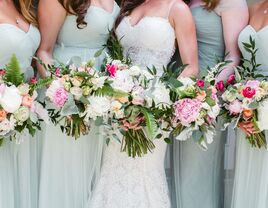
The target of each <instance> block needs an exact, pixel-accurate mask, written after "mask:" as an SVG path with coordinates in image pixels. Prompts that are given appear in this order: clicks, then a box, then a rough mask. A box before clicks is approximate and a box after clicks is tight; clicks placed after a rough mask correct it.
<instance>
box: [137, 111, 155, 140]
mask: <svg viewBox="0 0 268 208" xmlns="http://www.w3.org/2000/svg"><path fill="white" fill-rule="evenodd" d="M140 109H141V113H142V114H143V115H144V118H145V122H146V128H147V131H148V135H149V137H150V138H151V139H154V138H155V136H156V132H157V123H156V120H155V118H154V116H153V114H152V113H150V112H148V111H147V109H144V108H140Z"/></svg>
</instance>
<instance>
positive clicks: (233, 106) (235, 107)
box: [228, 100, 243, 114]
mask: <svg viewBox="0 0 268 208" xmlns="http://www.w3.org/2000/svg"><path fill="white" fill-rule="evenodd" d="M228 110H229V111H230V114H239V113H241V112H242V110H243V106H242V103H241V102H240V101H239V100H235V101H233V102H232V103H230V105H229V109H228Z"/></svg>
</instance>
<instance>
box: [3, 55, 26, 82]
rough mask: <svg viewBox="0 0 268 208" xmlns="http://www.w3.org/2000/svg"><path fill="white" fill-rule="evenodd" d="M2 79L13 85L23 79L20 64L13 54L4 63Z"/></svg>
mask: <svg viewBox="0 0 268 208" xmlns="http://www.w3.org/2000/svg"><path fill="white" fill-rule="evenodd" d="M4 79H5V81H6V82H9V83H12V84H14V85H15V86H19V85H20V84H21V83H23V81H24V80H23V74H22V72H21V68H20V64H19V61H18V59H17V57H16V55H15V54H13V55H12V57H11V59H10V62H9V63H8V64H7V65H6V74H5V77H4Z"/></svg>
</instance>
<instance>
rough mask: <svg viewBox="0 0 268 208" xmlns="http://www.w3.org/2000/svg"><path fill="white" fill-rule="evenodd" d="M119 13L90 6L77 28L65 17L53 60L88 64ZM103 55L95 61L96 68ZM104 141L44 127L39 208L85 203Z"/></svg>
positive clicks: (73, 207)
mask: <svg viewBox="0 0 268 208" xmlns="http://www.w3.org/2000/svg"><path fill="white" fill-rule="evenodd" d="M118 14H119V7H118V5H117V4H116V3H114V8H113V11H112V12H111V13H109V12H107V11H106V10H104V9H102V8H100V7H95V6H90V7H89V9H88V11H87V15H86V17H85V20H86V22H87V26H86V27H85V28H83V29H78V28H77V24H76V18H77V17H76V16H67V17H66V19H65V22H64V24H63V26H62V28H61V30H60V33H59V35H58V38H57V44H56V47H55V49H54V54H53V55H54V58H55V59H56V60H59V61H61V62H64V63H67V62H68V61H69V60H70V59H71V58H72V57H74V56H78V57H80V58H81V59H82V61H88V60H89V59H90V58H92V57H93V56H94V54H95V53H96V52H97V51H98V50H100V49H101V48H103V45H104V44H106V41H107V39H108V34H109V30H111V29H112V27H113V25H114V22H115V19H116V17H117V15H118ZM103 58H104V54H103V55H102V56H101V57H98V58H97V59H96V66H97V67H98V66H99V65H100V64H101V62H102V61H103ZM103 142H104V138H103V137H102V136H101V135H100V131H99V128H98V127H96V126H93V127H92V130H91V132H90V134H89V135H87V136H82V137H80V138H79V139H78V140H75V139H74V138H72V137H68V136H66V135H65V134H63V133H62V132H61V130H60V128H59V126H57V127H55V126H53V124H51V125H49V126H47V127H46V132H45V136H44V140H43V147H42V162H41V180H40V193H39V208H48V207H49V208H83V207H84V206H85V203H86V202H87V201H88V200H89V198H90V195H91V190H92V187H93V186H94V181H95V180H94V179H96V177H97V175H98V170H99V167H100V163H101V156H102V148H103Z"/></svg>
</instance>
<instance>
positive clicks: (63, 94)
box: [53, 88, 68, 107]
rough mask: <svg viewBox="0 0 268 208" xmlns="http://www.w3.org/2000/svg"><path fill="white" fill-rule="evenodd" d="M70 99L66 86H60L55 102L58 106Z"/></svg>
mask: <svg viewBox="0 0 268 208" xmlns="http://www.w3.org/2000/svg"><path fill="white" fill-rule="evenodd" d="M67 99H68V92H67V91H66V90H65V89H64V88H59V89H57V90H56V92H55V94H54V97H53V103H54V104H55V105H56V106H58V107H63V106H64V104H65V102H66V101H67Z"/></svg>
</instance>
